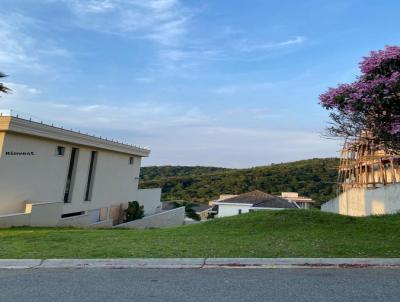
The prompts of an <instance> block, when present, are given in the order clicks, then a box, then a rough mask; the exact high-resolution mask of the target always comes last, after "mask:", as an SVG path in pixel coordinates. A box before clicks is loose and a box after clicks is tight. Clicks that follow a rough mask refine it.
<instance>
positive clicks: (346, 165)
mask: <svg viewBox="0 0 400 302" xmlns="http://www.w3.org/2000/svg"><path fill="white" fill-rule="evenodd" d="M399 181H400V156H399V155H397V154H395V153H394V152H390V151H388V150H385V148H384V147H383V145H382V144H379V143H376V142H374V141H373V140H371V139H368V137H367V136H366V135H363V136H360V137H359V138H357V139H348V140H347V141H346V142H345V143H344V146H343V149H342V151H341V156H340V164H339V173H338V186H337V190H338V192H337V194H338V195H339V194H341V193H343V192H345V191H347V190H349V189H351V188H368V187H370V188H376V187H380V186H385V185H387V184H390V183H396V182H399Z"/></svg>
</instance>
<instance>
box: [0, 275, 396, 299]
mask: <svg viewBox="0 0 400 302" xmlns="http://www.w3.org/2000/svg"><path fill="white" fill-rule="evenodd" d="M0 301H1V302H8V301H24V302H25V301H26V302H28V301H29V302H36V301H38V302H48V301H49V302H64V301H80V302H84V301H96V302H102V301H107V302H114V301H123V302H126V301H165V302H166V301H171V302H172V301H173V302H178V301H196V302H199V301H213V302H220V301H222V302H223V301H229V302H236V301H240V302H243V301H252V302H256V301H305V302H311V301H318V302H323V301H340V302H343V301H363V302H368V301H380V302H382V301H393V302H398V301H400V269H377V268H374V269H30V270H0Z"/></svg>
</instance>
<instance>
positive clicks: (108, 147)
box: [0, 114, 161, 227]
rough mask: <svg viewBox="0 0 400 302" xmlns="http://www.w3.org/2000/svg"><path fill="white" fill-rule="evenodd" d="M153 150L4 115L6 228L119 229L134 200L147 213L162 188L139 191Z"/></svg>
mask: <svg viewBox="0 0 400 302" xmlns="http://www.w3.org/2000/svg"><path fill="white" fill-rule="evenodd" d="M149 154H150V150H148V149H145V148H140V147H136V146H132V145H127V144H123V143H118V142H115V141H110V140H106V139H102V138H99V137H94V136H90V135H87V134H82V133H79V132H74V131H69V130H65V129H63V128H58V127H54V126H51V125H46V124H43V123H38V122H33V121H30V120H26V119H22V118H18V117H14V116H11V114H9V115H1V116H0V226H3V227H6V226H12V225H44V226H56V225H80V226H81V225H82V226H84V225H96V224H101V225H115V224H117V223H119V222H121V221H120V220H121V211H122V210H123V208H124V207H125V206H126V204H127V203H128V202H129V201H132V200H137V201H138V202H139V203H140V204H142V205H144V209H145V214H152V213H154V212H156V209H157V207H159V206H160V195H161V190H160V189H152V190H139V189H138V183H139V173H140V166H141V160H142V158H143V157H147V156H149Z"/></svg>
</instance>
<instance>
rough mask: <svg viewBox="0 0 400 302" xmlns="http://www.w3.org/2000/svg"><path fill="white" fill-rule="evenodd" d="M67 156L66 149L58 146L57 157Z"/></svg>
mask: <svg viewBox="0 0 400 302" xmlns="http://www.w3.org/2000/svg"><path fill="white" fill-rule="evenodd" d="M64 154H65V147H63V146H57V148H56V155H57V156H64Z"/></svg>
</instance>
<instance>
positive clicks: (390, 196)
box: [321, 184, 400, 216]
mask: <svg viewBox="0 0 400 302" xmlns="http://www.w3.org/2000/svg"><path fill="white" fill-rule="evenodd" d="M321 210H322V211H325V212H332V213H338V214H343V215H350V216H368V215H382V214H392V213H396V212H398V211H400V184H391V185H387V186H383V187H380V188H376V189H372V188H354V189H351V190H348V191H346V192H344V193H342V194H341V195H340V196H339V197H337V198H335V199H332V200H330V201H328V202H326V203H324V204H323V205H322V206H321Z"/></svg>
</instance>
